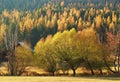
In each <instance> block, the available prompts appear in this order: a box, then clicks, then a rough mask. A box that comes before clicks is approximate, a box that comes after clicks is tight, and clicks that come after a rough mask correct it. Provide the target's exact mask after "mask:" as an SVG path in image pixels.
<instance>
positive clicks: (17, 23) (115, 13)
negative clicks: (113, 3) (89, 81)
mask: <svg viewBox="0 0 120 82" xmlns="http://www.w3.org/2000/svg"><path fill="white" fill-rule="evenodd" d="M16 1H17V0H16ZM21 1H22V0H21ZM25 1H27V0H25ZM31 1H32V0H31ZM34 1H35V0H34ZM42 1H43V0H42ZM43 2H44V1H43ZM56 3H57V2H56ZM118 4H119V3H118ZM89 5H90V4H89ZM77 7H78V6H76V5H74V4H71V3H70V5H66V2H65V1H62V2H59V5H58V4H54V3H46V4H45V5H44V6H42V7H40V8H37V9H34V10H33V11H30V10H27V11H24V10H19V9H18V10H17V9H14V10H6V9H5V10H3V11H2V13H1V14H0V19H1V20H0V50H10V52H9V53H11V54H12V57H13V58H12V57H10V59H9V61H10V62H14V63H11V64H10V65H12V64H14V65H15V66H16V65H18V63H19V61H18V59H19V60H22V59H23V60H24V58H25V60H26V59H27V57H26V56H25V57H22V56H20V53H21V54H24V53H23V52H20V51H19V55H18V56H14V55H16V53H14V52H15V47H16V46H17V42H21V41H22V42H26V43H27V44H29V45H30V46H31V47H32V48H34V49H35V50H34V53H30V52H29V53H30V54H35V55H34V56H35V58H34V59H35V64H36V65H37V66H40V67H41V68H43V69H44V70H46V71H48V72H50V73H52V74H53V75H54V72H55V71H57V70H60V69H62V70H65V71H66V70H69V69H72V70H73V73H74V75H75V74H76V72H75V70H76V69H77V68H78V67H85V68H88V69H90V70H91V73H92V74H93V75H94V69H98V70H99V71H100V73H101V74H102V73H103V72H102V70H103V69H106V68H107V69H108V70H109V71H110V72H112V73H117V74H119V73H120V66H119V63H120V55H119V53H120V45H119V44H120V42H119V30H120V28H119V27H120V10H119V9H114V8H113V9H110V8H109V6H108V5H107V4H106V5H105V6H104V7H103V8H102V9H101V8H100V9H98V8H94V6H91V7H90V8H77ZM9 30H10V32H9ZM16 30H17V32H16ZM14 31H15V32H14ZM14 33H16V34H14ZM17 35H18V36H17ZM14 36H15V37H14ZM4 44H6V45H4ZM6 48H7V49H6ZM25 51H26V50H25ZM9 53H8V55H9ZM25 54H26V53H25ZM19 56H20V58H19ZM14 57H17V58H18V59H15V58H14ZM12 59H15V60H14V61H13V60H12ZM17 61H18V62H17ZM15 62H17V64H16V63H15ZM22 62H24V61H22ZM27 62H29V61H28V60H27ZM19 64H20V66H21V64H22V63H19ZM26 64H27V63H25V67H26V66H27V65H26ZM20 66H17V67H20ZM25 67H24V69H25ZM111 67H114V70H113V69H112V68H111ZM12 69H14V67H12V68H11V70H12ZM21 69H23V68H21ZM15 70H16V69H15ZM19 71H20V70H19ZM23 71H24V70H23ZM23 71H22V72H23ZM12 74H13V75H14V74H15V75H17V73H12Z"/></svg>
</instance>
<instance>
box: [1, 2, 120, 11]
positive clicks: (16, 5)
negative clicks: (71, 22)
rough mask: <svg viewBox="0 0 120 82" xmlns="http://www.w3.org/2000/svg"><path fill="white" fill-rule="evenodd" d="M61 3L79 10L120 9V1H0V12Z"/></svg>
mask: <svg viewBox="0 0 120 82" xmlns="http://www.w3.org/2000/svg"><path fill="white" fill-rule="evenodd" d="M61 1H65V6H68V5H69V7H73V6H76V7H77V8H89V7H95V8H103V7H104V6H105V5H108V6H109V8H111V9H117V8H120V4H119V3H120V1H119V0H74V1H73V0H0V3H1V4H0V12H2V11H3V10H4V9H7V10H13V9H17V10H24V11H26V10H35V9H38V8H40V7H42V6H44V5H45V4H47V3H49V4H57V5H58V6H59V5H60V2H61Z"/></svg>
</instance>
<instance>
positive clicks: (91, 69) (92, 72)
mask: <svg viewBox="0 0 120 82" xmlns="http://www.w3.org/2000/svg"><path fill="white" fill-rule="evenodd" d="M87 64H88V67H89V68H90V71H91V74H92V75H94V71H93V68H92V66H91V65H90V62H89V61H88V59H87Z"/></svg>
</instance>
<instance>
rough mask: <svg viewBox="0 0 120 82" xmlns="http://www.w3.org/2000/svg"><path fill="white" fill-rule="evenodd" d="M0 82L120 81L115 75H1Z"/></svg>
mask: <svg viewBox="0 0 120 82" xmlns="http://www.w3.org/2000/svg"><path fill="white" fill-rule="evenodd" d="M0 82H120V78H113V77H100V78H99V77H6V76H5V77H0Z"/></svg>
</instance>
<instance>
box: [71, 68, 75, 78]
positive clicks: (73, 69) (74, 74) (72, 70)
mask: <svg viewBox="0 0 120 82" xmlns="http://www.w3.org/2000/svg"><path fill="white" fill-rule="evenodd" d="M72 71H73V76H75V75H76V70H75V69H74V68H73V69H72Z"/></svg>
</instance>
